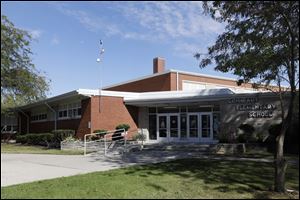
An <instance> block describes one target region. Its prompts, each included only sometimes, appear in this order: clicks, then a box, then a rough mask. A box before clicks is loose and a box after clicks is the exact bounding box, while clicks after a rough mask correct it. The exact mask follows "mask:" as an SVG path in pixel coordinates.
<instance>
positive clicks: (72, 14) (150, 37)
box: [1, 1, 236, 97]
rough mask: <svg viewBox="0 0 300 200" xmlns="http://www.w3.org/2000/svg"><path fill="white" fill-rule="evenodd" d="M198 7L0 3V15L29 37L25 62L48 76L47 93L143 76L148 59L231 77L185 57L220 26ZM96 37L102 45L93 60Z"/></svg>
mask: <svg viewBox="0 0 300 200" xmlns="http://www.w3.org/2000/svg"><path fill="white" fill-rule="evenodd" d="M202 11H203V10H202V5H201V2H197V1H193V2H174V1H172V2H157V1H156V2H150V1H146V2H137V1H136V2H132V1H131V2H116V1H113V2H86V1H85V2H78V1H76V2H75V1H74V2H35V1H31V2H24V1H20V2H5V1H1V13H2V14H4V15H6V16H7V17H8V19H9V20H10V21H11V22H13V23H14V25H15V26H16V27H18V28H21V29H24V30H27V31H28V32H29V33H31V35H32V37H33V41H32V42H31V50H32V52H33V55H32V62H33V63H34V64H35V66H36V68H37V69H38V70H40V71H42V72H43V73H44V75H45V76H47V77H48V78H49V79H50V80H51V82H50V91H49V92H48V93H47V96H48V97H51V96H56V95H59V94H63V93H66V92H70V91H72V90H76V89H79V88H83V89H96V88H99V87H100V85H102V86H103V87H104V86H108V85H111V84H116V83H119V82H123V81H127V80H131V79H135V78H138V77H141V76H146V75H150V74H152V70H153V68H152V65H153V58H155V57H162V58H164V59H165V62H166V69H177V70H183V71H189V72H196V73H203V74H208V75H217V76H223V77H229V78H234V77H236V76H234V75H232V74H230V73H227V74H224V73H221V72H216V71H215V70H214V69H213V67H214V66H213V65H211V66H209V67H207V68H204V69H200V68H199V61H198V60H197V59H196V58H194V57H193V55H194V54H195V53H196V52H201V53H206V52H207V48H208V47H209V46H210V45H212V44H214V42H215V40H216V38H217V36H218V35H219V34H221V33H222V32H223V31H224V28H225V25H224V24H221V23H218V22H216V21H214V20H212V19H211V18H210V17H209V16H205V15H204V14H203V13H202ZM100 40H102V42H103V48H104V50H105V51H104V54H102V56H101V58H102V60H101V62H96V60H97V58H98V57H99V53H100V48H101V47H100V42H99V41H100Z"/></svg>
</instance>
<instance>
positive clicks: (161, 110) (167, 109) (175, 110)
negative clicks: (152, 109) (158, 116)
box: [157, 107, 179, 113]
mask: <svg viewBox="0 0 300 200" xmlns="http://www.w3.org/2000/svg"><path fill="white" fill-rule="evenodd" d="M157 112H158V113H178V112H179V108H178V107H161V108H157Z"/></svg>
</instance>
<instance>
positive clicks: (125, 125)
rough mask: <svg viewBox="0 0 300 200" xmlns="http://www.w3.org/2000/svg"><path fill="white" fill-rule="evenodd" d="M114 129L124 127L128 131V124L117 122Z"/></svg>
mask: <svg viewBox="0 0 300 200" xmlns="http://www.w3.org/2000/svg"><path fill="white" fill-rule="evenodd" d="M116 129H125V131H128V129H130V126H129V124H119V125H118V126H116Z"/></svg>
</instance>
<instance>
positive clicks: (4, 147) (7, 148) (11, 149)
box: [1, 143, 83, 155]
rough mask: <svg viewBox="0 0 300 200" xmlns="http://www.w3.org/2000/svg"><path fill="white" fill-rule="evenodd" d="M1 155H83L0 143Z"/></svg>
mask: <svg viewBox="0 0 300 200" xmlns="http://www.w3.org/2000/svg"><path fill="white" fill-rule="evenodd" d="M1 153H32V154H57V155H83V151H79V150H70V151H69V150H68V151H67V150H60V149H47V148H46V147H42V146H31V145H21V144H6V143H1Z"/></svg>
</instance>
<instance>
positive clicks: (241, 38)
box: [195, 1, 299, 192]
mask: <svg viewBox="0 0 300 200" xmlns="http://www.w3.org/2000/svg"><path fill="white" fill-rule="evenodd" d="M203 8H204V11H205V13H206V14H209V15H210V16H211V17H212V18H213V19H215V20H217V21H219V22H224V23H225V24H226V27H225V31H224V32H223V33H222V34H220V35H219V36H218V38H217V40H216V42H215V44H213V45H212V46H210V47H209V48H208V54H207V55H205V57H204V58H203V59H202V60H201V61H200V68H203V67H206V66H207V65H210V64H212V62H213V61H214V62H215V63H216V67H215V70H219V71H222V72H230V71H232V72H233V73H234V74H235V75H238V76H240V77H242V78H243V80H244V82H249V81H250V80H251V81H253V79H258V80H256V83H255V81H254V83H255V84H254V85H256V86H257V85H265V86H266V87H267V86H269V85H270V83H271V82H276V83H277V84H278V87H277V94H278V96H279V97H280V102H281V113H282V114H281V117H282V126H281V130H280V134H279V135H278V136H277V138H276V154H275V160H274V163H275V180H274V185H275V188H274V189H275V191H277V192H284V191H285V171H286V167H287V164H286V161H285V159H284V156H283V143H284V137H285V133H286V130H287V129H288V127H289V126H290V122H291V121H292V115H293V110H294V103H293V102H294V100H295V97H296V95H297V94H296V90H297V87H299V86H298V83H299V82H298V81H299V71H298V69H299V2H298V1H213V2H204V3H203ZM201 55H202V54H200V53H197V54H196V55H195V57H196V58H198V59H199V58H200V56H201ZM282 82H287V83H288V84H289V88H288V90H289V91H288V92H286V91H284V90H283V87H282ZM286 93H288V94H289V100H288V110H287V112H285V110H284V108H283V95H286Z"/></svg>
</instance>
